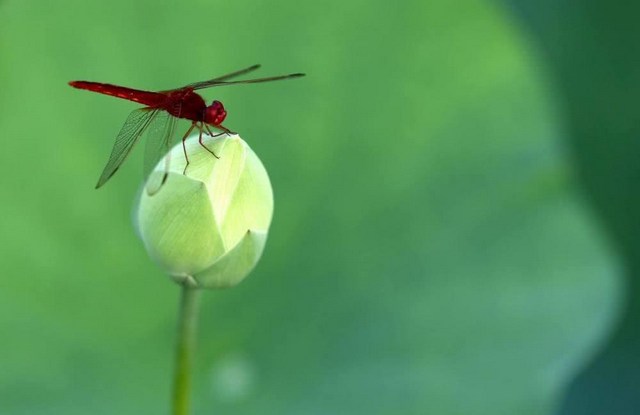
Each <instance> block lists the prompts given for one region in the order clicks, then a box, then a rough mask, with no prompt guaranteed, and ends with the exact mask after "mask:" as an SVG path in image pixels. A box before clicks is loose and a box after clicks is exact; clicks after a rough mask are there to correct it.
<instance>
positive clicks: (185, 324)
mask: <svg viewBox="0 0 640 415" xmlns="http://www.w3.org/2000/svg"><path fill="white" fill-rule="evenodd" d="M199 291H200V290H199V289H197V288H192V287H189V286H188V284H183V285H182V298H181V300H180V316H179V317H178V318H179V320H178V339H177V342H176V362H175V365H176V366H175V373H174V378H173V415H189V408H190V403H191V400H190V398H191V367H192V361H193V355H194V351H195V346H196V328H197V322H198V303H199V299H200V292H199Z"/></svg>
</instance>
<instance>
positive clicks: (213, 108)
mask: <svg viewBox="0 0 640 415" xmlns="http://www.w3.org/2000/svg"><path fill="white" fill-rule="evenodd" d="M226 116H227V111H225V109H224V105H222V102H220V101H213V102H212V103H211V105H209V106H208V107H207V108H205V110H204V119H203V121H204V122H206V123H207V124H211V125H220V124H222V122H223V121H224V119H225V117H226Z"/></svg>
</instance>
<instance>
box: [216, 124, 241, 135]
mask: <svg viewBox="0 0 640 415" xmlns="http://www.w3.org/2000/svg"><path fill="white" fill-rule="evenodd" d="M216 128H219V129H221V130H222V133H223V134H226V135H234V134H237V133H235V132H233V131H231V130H230V129H228V128H227V127H225V126H223V125H216ZM218 135H219V134H218Z"/></svg>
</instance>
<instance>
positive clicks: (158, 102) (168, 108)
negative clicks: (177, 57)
mask: <svg viewBox="0 0 640 415" xmlns="http://www.w3.org/2000/svg"><path fill="white" fill-rule="evenodd" d="M258 68H260V65H252V66H249V67H248V68H244V69H240V70H238V71H234V72H231V73H228V74H226V75H222V76H218V77H216V78H213V79H210V80H208V81H203V82H195V83H192V84H189V85H185V86H183V87H181V88H176V89H170V90H166V91H158V92H154V91H143V90H139V89H133V88H127V87H124V86H118V85H112V84H107V83H101V82H89V81H71V82H69V85H71V86H72V87H74V88H78V89H84V90H87V91H92V92H97V93H100V94H105V95H110V96H113V97H116V98H122V99H126V100H129V101H133V102H137V103H139V104H143V105H144V107H143V108H139V109H136V110H134V111H132V112H131V114H129V116H128V118H127V120H126V121H125V123H124V125H123V126H122V128H121V129H120V132H119V133H118V135H117V137H116V140H115V143H114V145H113V149H112V150H111V155H110V156H109V160H108V161H107V164H106V166H105V167H104V170H103V171H102V174H101V175H100V178H99V179H98V184H96V189H98V188H99V187H101V186H103V185H104V184H105V183H106V182H107V181H108V180H109V179H110V178H111V177H113V175H114V174H115V173H116V172H117V171H118V169H119V168H120V166H121V165H122V163H124V161H125V160H126V158H127V156H128V155H129V153H130V152H131V150H132V149H133V147H134V145H135V144H136V142H137V141H139V138H140V137H141V136H142V135H143V134H144V133H145V131H147V142H146V150H145V156H144V175H145V178H147V177H148V176H149V175H150V173H151V172H152V171H153V170H154V168H155V167H156V164H157V163H158V162H159V161H160V160H161V159H162V157H164V156H165V155H167V156H168V154H169V150H170V148H171V144H172V143H171V142H172V137H173V135H174V131H175V128H176V124H177V120H178V119H185V120H188V121H190V122H191V126H190V127H189V129H188V130H187V132H186V133H185V134H184V135H183V137H182V150H183V152H184V157H185V160H186V165H185V169H184V172H186V169H187V166H188V165H189V156H188V154H187V148H186V146H185V140H186V139H187V137H189V134H191V132H192V131H194V129H197V130H198V132H199V137H198V142H199V143H200V145H201V146H202V147H204V148H205V149H206V150H207V151H208V152H209V153H211V155H212V156H214V157H216V158H218V156H217V155H216V154H215V153H214V152H213V151H212V150H210V149H209V148H208V147H207V146H206V145H205V144H204V142H203V141H202V138H203V134H204V135H205V136H206V135H208V136H211V137H217V136H220V135H222V134H228V135H231V134H235V133H233V132H232V131H231V130H229V129H228V128H227V127H225V126H224V125H222V123H223V122H224V120H225V118H226V116H227V111H226V110H225V107H224V105H223V104H222V102H220V101H218V100H213V102H212V103H211V104H210V105H207V104H206V102H205V100H204V99H203V98H202V97H201V96H200V95H199V94H198V93H197V92H196V91H198V90H200V89H205V88H211V87H219V86H226V85H238V84H256V83H262V82H272V81H280V80H285V79H294V78H299V77H301V76H304V75H305V74H303V73H292V74H288V75H279V76H270V77H266V78H255V79H245V80H232V81H230V79H232V78H236V77H238V76H241V75H245V74H247V73H249V72H252V71H255V70H256V69H258ZM212 129H213V130H217V131H221V132H219V133H217V134H214V131H212ZM166 159H167V163H168V157H167V158H166ZM184 172H183V173H184ZM167 176H168V167H166V166H165V173H164V175H163V178H162V180H161V184H164V182H165V181H166V179H167Z"/></svg>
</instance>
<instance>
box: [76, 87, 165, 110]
mask: <svg viewBox="0 0 640 415" xmlns="http://www.w3.org/2000/svg"><path fill="white" fill-rule="evenodd" d="M69 85H71V86H72V87H74V88H78V89H85V90H87V91H93V92H98V93H100V94H105V95H111V96H112V97H116V98H122V99H126V100H129V101H133V102H138V103H140V104H143V105H146V106H148V107H157V106H159V105H161V104H162V103H163V102H164V101H165V100H166V95H165V94H161V93H158V92H150V91H141V90H138V89H132V88H127V87H124V86H118V85H111V84H103V83H101V82H88V81H73V82H69Z"/></svg>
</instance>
